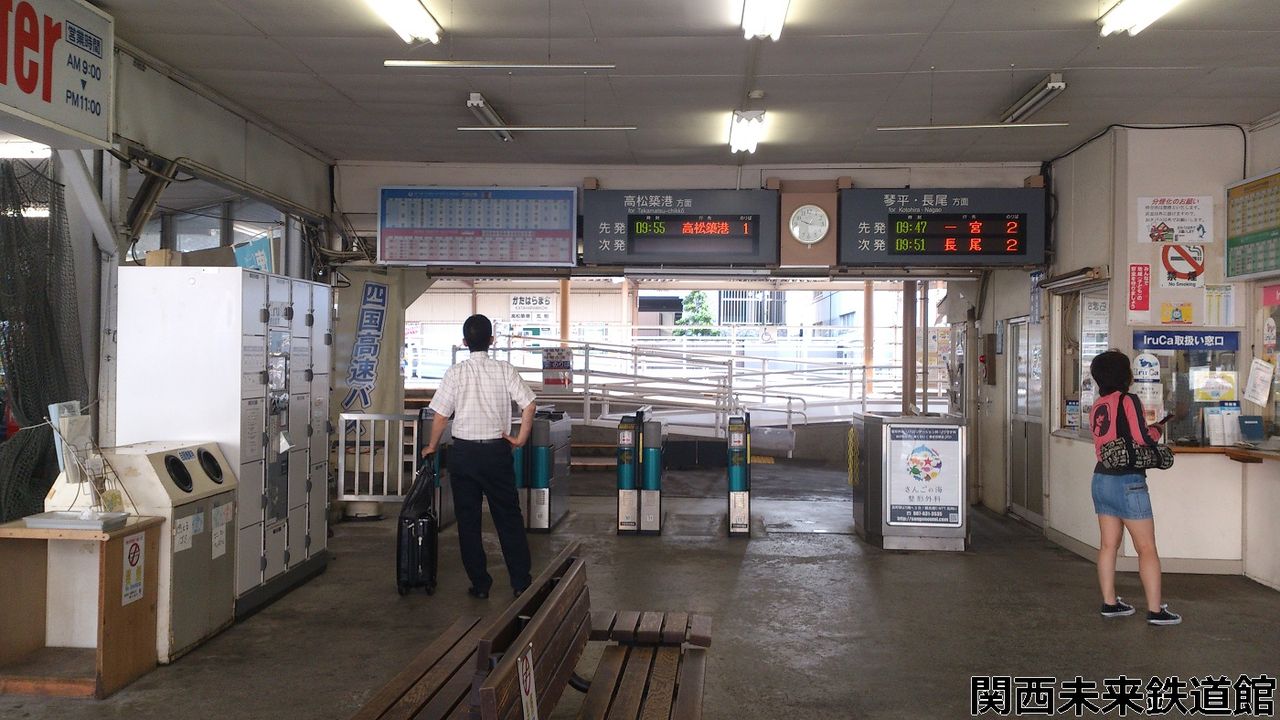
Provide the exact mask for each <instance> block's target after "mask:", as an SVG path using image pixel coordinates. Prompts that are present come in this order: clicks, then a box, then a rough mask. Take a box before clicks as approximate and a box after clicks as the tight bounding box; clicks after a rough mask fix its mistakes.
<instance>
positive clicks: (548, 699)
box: [538, 615, 591, 718]
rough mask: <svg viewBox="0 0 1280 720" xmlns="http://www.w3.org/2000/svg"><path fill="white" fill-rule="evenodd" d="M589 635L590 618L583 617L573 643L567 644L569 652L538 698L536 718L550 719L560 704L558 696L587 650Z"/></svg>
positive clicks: (562, 692)
mask: <svg viewBox="0 0 1280 720" xmlns="http://www.w3.org/2000/svg"><path fill="white" fill-rule="evenodd" d="M590 634H591V618H590V616H587V615H584V616H583V617H582V620H581V622H579V623H578V632H577V634H575V635H574V636H573V641H572V642H571V643H570V644H569V652H568V653H567V654H565V656H564V658H563V660H562V661H561V662H560V667H558V668H556V671H555V674H554V675H552V677H551V680H550V681H549V682H548V683H547V693H546V696H545V697H544V696H542V695H539V696H538V717H542V718H546V717H551V713H552V712H553V711H554V710H555V708H556V703H558V702H560V696H561V695H563V694H564V689H565V687H567V686H568V685H569V676H570V675H572V674H573V671H574V670H576V669H577V667H578V660H580V659H582V651H583V650H586V649H587V637H588V636H589V635H590Z"/></svg>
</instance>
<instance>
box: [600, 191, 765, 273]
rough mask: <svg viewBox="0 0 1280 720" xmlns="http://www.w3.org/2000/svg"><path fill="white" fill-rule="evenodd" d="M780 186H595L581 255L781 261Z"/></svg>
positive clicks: (679, 261) (650, 262)
mask: <svg viewBox="0 0 1280 720" xmlns="http://www.w3.org/2000/svg"><path fill="white" fill-rule="evenodd" d="M778 207H779V196H778V193H777V191H774V190H589V191H586V192H584V193H583V194H582V243H583V245H582V257H583V260H584V262H586V263H587V264H589V265H630V266H635V267H658V266H663V265H698V266H703V267H712V268H714V267H732V266H737V265H776V264H777V263H778Z"/></svg>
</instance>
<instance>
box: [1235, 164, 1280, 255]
mask: <svg viewBox="0 0 1280 720" xmlns="http://www.w3.org/2000/svg"><path fill="white" fill-rule="evenodd" d="M1274 275H1280V172H1273V173H1270V174H1268V175H1264V176H1262V177H1258V178H1253V179H1251V180H1246V181H1244V182H1242V183H1237V184H1235V185H1232V186H1230V187H1228V188H1227V277H1229V278H1232V279H1236V278H1249V277H1269V276H1274Z"/></svg>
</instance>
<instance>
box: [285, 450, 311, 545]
mask: <svg viewBox="0 0 1280 720" xmlns="http://www.w3.org/2000/svg"><path fill="white" fill-rule="evenodd" d="M309 472H311V463H309V462H308V461H307V446H306V445H303V446H301V448H299V449H297V450H293V451H292V452H290V453H289V510H290V514H291V515H292V510H293V509H294V508H297V507H302V506H304V505H306V504H307V473H309ZM304 527H305V525H304Z"/></svg>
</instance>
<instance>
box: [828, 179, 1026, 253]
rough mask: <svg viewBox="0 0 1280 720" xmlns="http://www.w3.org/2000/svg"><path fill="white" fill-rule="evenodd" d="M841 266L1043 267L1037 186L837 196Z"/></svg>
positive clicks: (857, 190)
mask: <svg viewBox="0 0 1280 720" xmlns="http://www.w3.org/2000/svg"><path fill="white" fill-rule="evenodd" d="M839 227H840V244H839V253H838V262H839V263H840V264H841V265H848V266H896V267H989V266H1030V265H1041V264H1043V263H1044V261H1045V200H1044V190H1043V189H1039V188H933V189H914V188H906V189H903V188H853V189H849V190H841V191H840V226H839Z"/></svg>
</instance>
